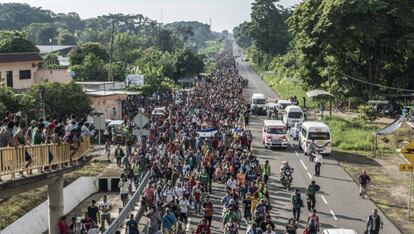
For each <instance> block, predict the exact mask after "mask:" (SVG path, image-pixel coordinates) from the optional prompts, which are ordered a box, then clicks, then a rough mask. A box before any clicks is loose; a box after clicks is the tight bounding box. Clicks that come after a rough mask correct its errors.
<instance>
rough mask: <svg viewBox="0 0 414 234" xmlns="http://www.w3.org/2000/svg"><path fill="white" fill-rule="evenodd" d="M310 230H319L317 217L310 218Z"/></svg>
mask: <svg viewBox="0 0 414 234" xmlns="http://www.w3.org/2000/svg"><path fill="white" fill-rule="evenodd" d="M308 229H309V230H310V231H314V230H316V229H317V223H316V217H310V218H309V221H308Z"/></svg>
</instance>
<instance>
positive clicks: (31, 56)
mask: <svg viewBox="0 0 414 234" xmlns="http://www.w3.org/2000/svg"><path fill="white" fill-rule="evenodd" d="M41 61H42V57H41V56H40V55H39V53H36V52H27V53H0V82H1V83H5V84H6V85H7V86H8V87H11V88H12V89H15V90H24V89H28V88H30V87H31V86H32V85H33V84H36V83H40V82H43V81H46V80H48V81H50V82H60V83H69V82H70V81H71V80H72V78H71V76H70V73H69V72H68V70H67V69H42V68H39V62H41Z"/></svg>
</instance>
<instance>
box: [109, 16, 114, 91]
mask: <svg viewBox="0 0 414 234" xmlns="http://www.w3.org/2000/svg"><path fill="white" fill-rule="evenodd" d="M114 31H115V20H112V30H111V42H110V44H109V74H108V75H109V77H108V80H109V81H110V82H112V91H114V86H115V84H114V83H113V81H114V80H113V77H112V55H113V46H114Z"/></svg>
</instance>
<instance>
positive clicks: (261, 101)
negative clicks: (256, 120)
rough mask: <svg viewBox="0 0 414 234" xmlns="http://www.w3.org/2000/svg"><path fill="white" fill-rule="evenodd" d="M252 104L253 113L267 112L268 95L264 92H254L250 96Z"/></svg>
mask: <svg viewBox="0 0 414 234" xmlns="http://www.w3.org/2000/svg"><path fill="white" fill-rule="evenodd" d="M250 106H251V109H252V112H253V114H265V113H266V108H265V107H266V96H265V95H264V94H263V93H254V94H253V95H252V97H251V98H250Z"/></svg>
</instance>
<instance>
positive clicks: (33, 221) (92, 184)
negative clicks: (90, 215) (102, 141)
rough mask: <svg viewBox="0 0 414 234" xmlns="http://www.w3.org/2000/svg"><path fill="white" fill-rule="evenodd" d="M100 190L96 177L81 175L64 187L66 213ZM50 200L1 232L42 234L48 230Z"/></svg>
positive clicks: (9, 233) (3, 233)
mask: <svg viewBox="0 0 414 234" xmlns="http://www.w3.org/2000/svg"><path fill="white" fill-rule="evenodd" d="M96 192H98V185H97V178H96V177H81V178H79V179H77V180H76V181H74V182H73V183H71V184H70V185H68V186H66V187H65V188H64V189H63V193H64V194H63V197H64V214H67V213H69V212H70V211H71V210H73V209H74V208H75V207H76V206H78V204H79V203H81V202H82V201H83V200H85V199H86V198H88V197H89V196H90V195H92V194H94V193H96ZM48 209H49V208H48V201H45V202H43V203H42V204H40V205H39V206H37V207H36V208H34V209H32V210H31V211H30V212H28V213H27V214H25V215H24V216H23V217H21V218H20V219H18V220H16V221H15V222H14V223H12V224H10V225H9V226H7V227H6V228H5V229H4V230H2V231H0V233H1V234H21V233H30V234H41V233H43V232H45V231H47V230H48V228H49V227H48Z"/></svg>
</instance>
